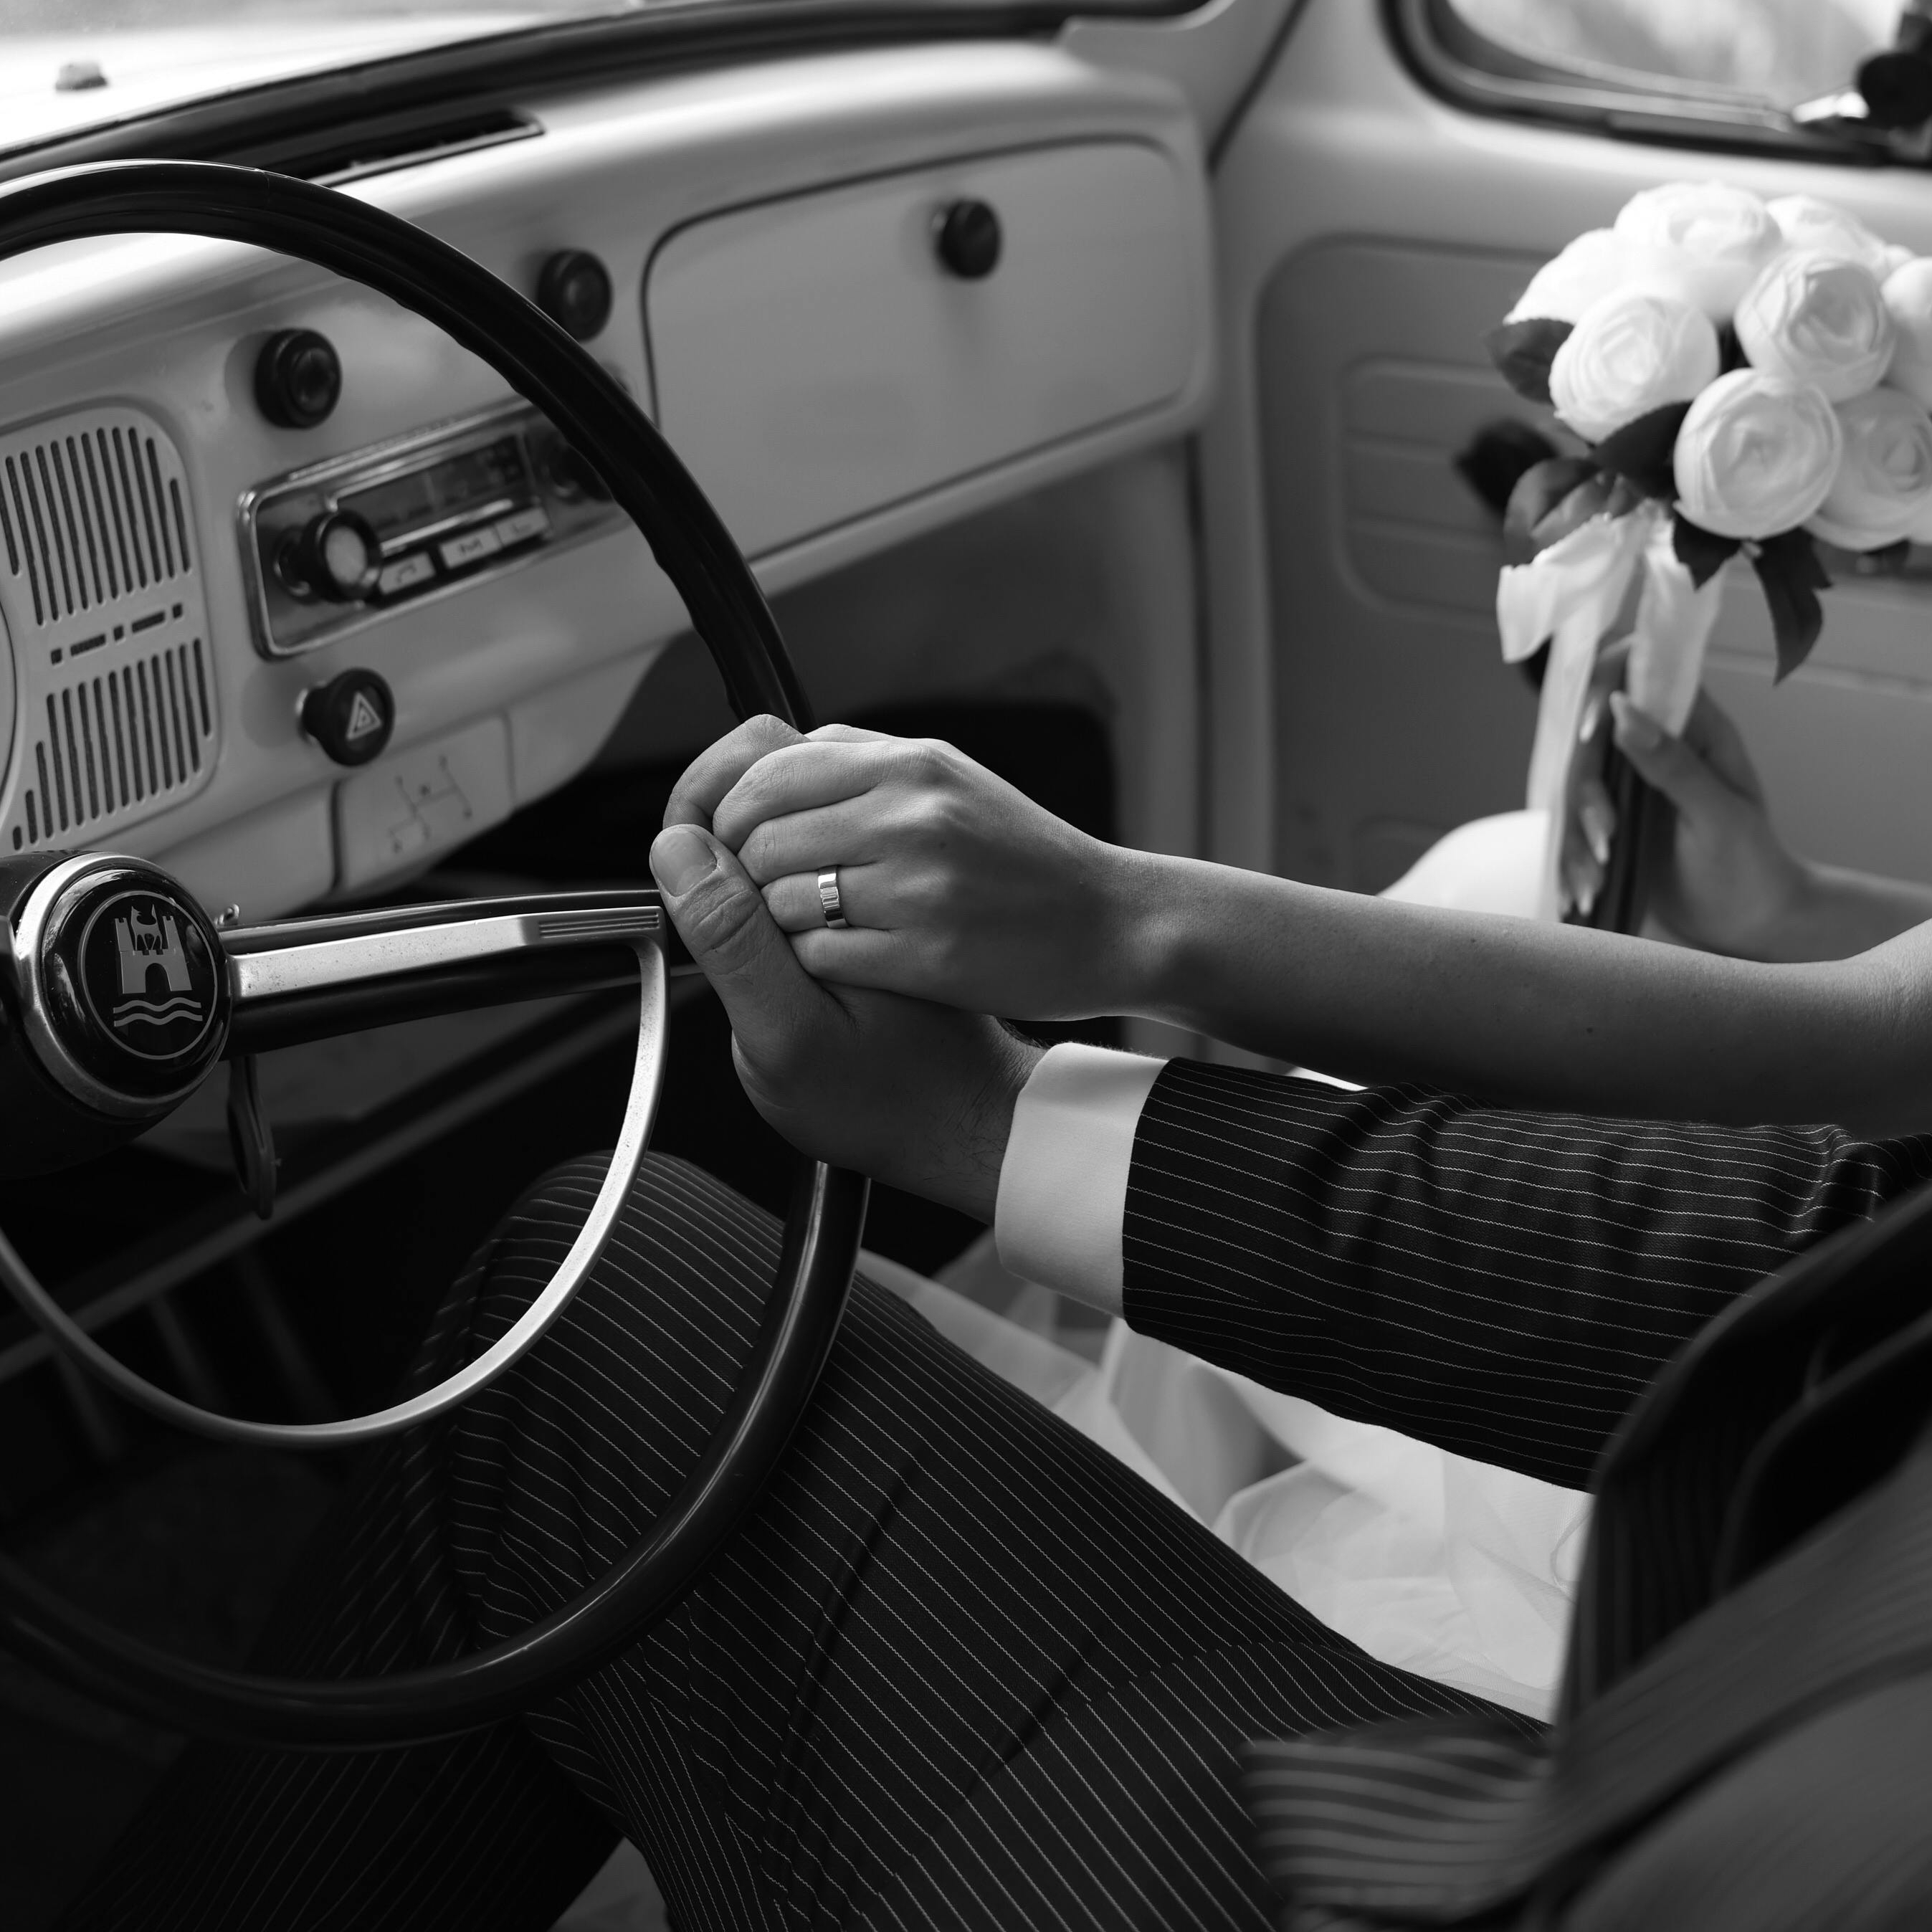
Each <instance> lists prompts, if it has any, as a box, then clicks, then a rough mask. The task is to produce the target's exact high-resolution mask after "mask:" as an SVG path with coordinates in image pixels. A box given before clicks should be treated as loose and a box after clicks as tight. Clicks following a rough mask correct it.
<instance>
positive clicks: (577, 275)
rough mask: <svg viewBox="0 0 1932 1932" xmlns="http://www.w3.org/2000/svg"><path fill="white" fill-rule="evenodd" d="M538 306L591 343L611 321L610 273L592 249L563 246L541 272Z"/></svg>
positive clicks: (538, 286)
mask: <svg viewBox="0 0 1932 1932" xmlns="http://www.w3.org/2000/svg"><path fill="white" fill-rule="evenodd" d="M537 307H538V308H540V309H541V310H542V311H543V312H544V314H545V315H547V316H548V317H550V320H551V321H553V323H556V326H558V327H559V329H562V330H563V332H565V334H566V335H574V337H575V338H577V341H579V342H588V341H589V340H590V338H592V336H593V335H597V334H598V332H600V331H601V329H602V328H603V326H604V324H605V323H607V322H608V321H609V320H610V271H609V270H608V269H606V268H605V267H604V264H603V263H601V262H600V261H599V260H598V259H597V257H595V255H593V254H591V253H590V252H589V250H588V249H586V248H561V249H559V250H558V251H557V252H556V254H554V255H553V256H551V257H550V260H548V261H547V262H546V263H544V265H543V266H542V268H541V269H539V270H538V272H537Z"/></svg>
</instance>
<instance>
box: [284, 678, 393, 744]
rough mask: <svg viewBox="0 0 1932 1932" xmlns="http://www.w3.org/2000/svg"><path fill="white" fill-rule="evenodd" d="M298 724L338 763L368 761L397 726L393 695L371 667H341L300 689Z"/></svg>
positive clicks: (385, 681)
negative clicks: (325, 678)
mask: <svg viewBox="0 0 1932 1932" xmlns="http://www.w3.org/2000/svg"><path fill="white" fill-rule="evenodd" d="M395 728H396V700H395V694H394V693H393V692H392V691H391V690H390V688H389V682H388V680H387V679H385V678H382V677H380V676H377V673H375V672H374V671H373V670H345V671H344V672H342V673H341V674H340V675H339V676H335V677H332V678H331V679H329V682H327V683H326V684H319V685H317V686H316V687H315V688H314V689H313V690H312V691H306V692H305V693H304V694H303V696H302V729H303V730H305V731H306V732H307V733H308V735H309V736H311V738H313V739H314V740H315V742H317V744H318V745H320V746H321V747H322V748H323V750H324V751H326V752H327V753H328V754H329V756H330V757H332V758H333V759H334V760H335V762H336V763H338V765H366V764H367V763H368V762H369V760H371V758H374V757H380V755H381V754H382V751H383V748H384V747H385V746H386V745H387V744H388V743H389V738H390V735H391V734H392V733H393V732H394V731H395Z"/></svg>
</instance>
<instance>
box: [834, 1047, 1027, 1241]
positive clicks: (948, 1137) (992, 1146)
mask: <svg viewBox="0 0 1932 1932" xmlns="http://www.w3.org/2000/svg"><path fill="white" fill-rule="evenodd" d="M969 1025H971V1028H972V1030H973V1031H974V1034H976V1035H977V1038H976V1039H975V1040H974V1043H973V1046H972V1049H971V1050H970V1051H969V1052H968V1054H967V1055H965V1056H963V1057H962V1061H960V1063H959V1064H958V1065H957V1066H956V1067H955V1068H954V1069H953V1070H952V1075H951V1077H950V1079H947V1080H946V1081H945V1082H944V1085H942V1086H941V1088H938V1090H937V1091H935V1092H934V1094H933V1097H932V1099H933V1104H932V1106H930V1108H929V1109H928V1111H927V1118H926V1123H925V1130H924V1131H923V1132H922V1133H918V1134H916V1135H912V1136H907V1137H906V1138H904V1139H902V1140H901V1141H900V1142H899V1144H898V1151H897V1153H896V1155H895V1156H894V1157H887V1158H886V1159H883V1160H880V1162H879V1163H877V1165H875V1166H874V1167H873V1169H872V1172H873V1173H874V1175H875V1176H876V1178H878V1179H880V1180H881V1181H889V1182H890V1183H892V1184H893V1185H894V1186H895V1187H903V1188H904V1189H905V1190H907V1192H909V1193H914V1194H919V1195H921V1196H924V1197H925V1199H927V1200H929V1201H935V1202H938V1203H939V1205H941V1206H942V1207H946V1208H956V1209H957V1210H958V1211H959V1212H960V1213H961V1214H969V1215H971V1217H973V1218H974V1220H977V1221H983V1222H985V1223H987V1224H988V1225H989V1226H991V1225H992V1220H993V1214H994V1209H995V1205H996V1204H997V1202H998V1199H999V1193H1000V1170H1001V1168H1002V1166H1004V1164H1005V1161H1006V1154H1007V1142H1009V1141H1010V1139H1012V1136H1013V1111H1014V1109H1015V1108H1016V1106H1018V1105H1019V1097H1020V1094H1021V1092H1022V1089H1024V1088H1025V1085H1026V1084H1027V1082H1028V1080H1030V1079H1031V1078H1032V1077H1033V1070H1034V1067H1037V1065H1038V1064H1040V1061H1041V1060H1042V1059H1043V1058H1045V1055H1046V1049H1045V1048H1043V1047H1040V1046H1035V1045H1034V1043H1033V1042H1032V1041H1031V1040H1024V1039H1022V1038H1021V1037H1019V1035H1018V1034H1014V1033H1012V1032H1010V1031H1008V1030H1007V1028H1005V1027H1004V1026H1002V1025H1000V1024H999V1022H997V1021H995V1020H987V1019H977V1017H976V1018H974V1019H972V1020H971V1022H969Z"/></svg>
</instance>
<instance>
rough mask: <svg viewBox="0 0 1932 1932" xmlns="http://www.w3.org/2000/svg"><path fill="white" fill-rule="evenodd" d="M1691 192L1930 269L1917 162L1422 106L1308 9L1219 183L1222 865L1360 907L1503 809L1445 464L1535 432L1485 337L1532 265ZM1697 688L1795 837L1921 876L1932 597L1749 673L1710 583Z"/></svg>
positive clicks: (1878, 591)
mask: <svg viewBox="0 0 1932 1932" xmlns="http://www.w3.org/2000/svg"><path fill="white" fill-rule="evenodd" d="M1694 175H1707V176H1715V177H1719V178H1727V179H1730V180H1735V181H1740V182H1742V183H1744V184H1747V185H1749V186H1751V187H1754V188H1756V189H1757V190H1759V191H1760V193H1765V194H1766V195H1774V194H1783V193H1814V194H1822V195H1825V196H1829V197H1830V198H1831V199H1835V200H1836V201H1838V202H1840V203H1841V205H1844V206H1846V207H1847V208H1850V209H1852V211H1855V212H1856V213H1858V214H1860V215H1861V216H1862V217H1864V219H1865V220H1867V221H1869V222H1870V223H1872V225H1873V226H1875V227H1876V228H1877V229H1879V232H1880V233H1882V234H1883V235H1885V237H1886V238H1887V239H1888V240H1893V241H1897V242H1903V243H1904V244H1906V245H1907V246H1909V247H1911V248H1915V249H1917V250H1919V251H1924V252H1927V253H1932V176H1927V175H1924V174H1921V173H1918V172H1913V171H1910V170H1906V169H1845V168H1838V167H1833V166H1826V165H1823V164H1819V163H1801V162H1794V161H1784V160H1766V159H1761V158H1755V157H1741V156H1736V155H1721V154H1706V153H1703V152H1699V151H1692V150H1688V149H1685V148H1677V147H1670V148H1665V147H1661V146H1651V145H1646V144H1643V143H1641V142H1634V141H1628V140H1610V139H1605V138H1603V137H1601V136H1595V135H1592V134H1588V133H1577V132H1573V131H1571V130H1566V129H1560V128H1556V127H1539V126H1536V125H1533V124H1526V123H1521V122H1511V121H1501V120H1496V119H1490V118H1481V117H1478V116H1475V115H1470V114H1469V113H1465V112H1463V111H1462V110H1459V109H1456V108H1454V107H1450V106H1448V105H1447V104H1445V103H1443V102H1442V101H1438V100H1436V98H1433V96H1431V95H1428V94H1427V93H1425V92H1424V91H1423V90H1422V89H1421V87H1420V86H1418V84H1417V83H1416V82H1415V80H1413V79H1412V77H1411V76H1410V75H1409V73H1408V72H1407V71H1406V69H1405V68H1403V65H1402V64H1401V62H1400V59H1399V58H1397V54H1396V52H1395V51H1394V49H1392V48H1391V46H1390V45H1389V43H1388V41H1387V40H1386V38H1385V31H1384V28H1383V25H1382V17H1381V10H1380V9H1379V8H1377V7H1372V6H1370V5H1367V4H1366V0H1307V4H1306V5H1304V7H1303V9H1302V11H1301V15H1300V17H1299V19H1298V22H1297V23H1296V25H1295V28H1294V31H1293V32H1292V34H1290V35H1289V38H1288V39H1287V40H1286V43H1285V44H1284V45H1283V48H1282V49H1281V50H1280V53H1279V55H1277V59H1276V61H1275V63H1274V67H1273V68H1272V70H1271V72H1270V73H1269V74H1268V77H1266V79H1265V81H1264V83H1263V84H1262V87H1261V88H1260V89H1259V92H1258V94H1257V95H1256V100H1255V102H1254V104H1253V107H1252V109H1251V110H1250V113H1248V115H1247V117H1246V118H1245V119H1244V121H1243V122H1242V123H1241V126H1240V127H1239V128H1238V130H1237V132H1236V133H1235V136H1234V137H1233V139H1232V141H1231V142H1230V144H1229V147H1228V149H1227V151H1226V154H1224V156H1223V159H1222V162H1221V165H1220V169H1219V171H1218V173H1217V181H1216V194H1217V203H1218V208H1217V212H1218V214H1219V217H1220V242H1221V251H1222V252H1221V259H1220V278H1221V284H1222V296H1223V306H1222V327H1223V333H1224V344H1223V346H1224V359H1223V368H1224V371H1225V377H1224V388H1223V395H1222V398H1221V401H1220V404H1219V405H1218V407H1217V410H1216V413H1215V414H1214V417H1213V419H1212V420H1211V422H1210V424H1209V425H1208V430H1207V431H1206V433H1205V442H1204V450H1203V478H1202V482H1203V502H1204V507H1205V512H1206V514H1205V539H1206V543H1207V547H1208V559H1209V572H1210V589H1209V595H1210V607H1209V613H1208V615H1209V636H1210V643H1211V703H1212V713H1213V730H1214V752H1215V759H1214V787H1213V796H1212V799H1211V807H1212V814H1213V817H1212V825H1213V844H1214V851H1215V853H1216V855H1217V856H1220V857H1221V858H1223V859H1227V860H1229V861H1231V862H1236V863H1245V864H1259V865H1267V866H1270V867H1272V868H1275V869H1278V870H1280V871H1284V872H1286V873H1288V874H1291V875H1292V876H1296V877H1306V878H1310V879H1315V880H1322V881H1324V882H1326V883H1335V884H1340V885H1346V886H1353V887H1355V888H1358V889H1364V890H1370V889H1375V888H1376V887H1377V886H1380V885H1382V884H1385V883H1387V882H1388V880H1389V879H1390V878H1391V877H1393V876H1394V874H1396V873H1397V872H1398V871H1400V870H1401V868H1402V867H1403V865H1406V863H1407V862H1408V861H1409V859H1410V858H1411V857H1412V856H1414V855H1415V853H1416V852H1417V851H1418V850H1421V847H1423V845H1424V844H1426V843H1427V841H1428V840H1429V839H1430V838H1432V837H1433V836H1434V835H1436V833H1438V832H1440V831H1442V830H1445V829H1448V827H1450V826H1453V825H1455V824H1457V823H1460V822H1461V821H1463V820H1465V819H1466V818H1469V817H1473V816H1475V815H1478V814H1481V813H1484V812H1487V811H1499V810H1505V809H1507V808H1510V807H1511V806H1512V805H1517V804H1519V803H1520V802H1521V799H1522V793H1523V780H1524V777H1525V775H1526V763H1527V758H1528V751H1529V733H1530V729H1531V724H1532V715H1533V700H1532V697H1531V695H1530V694H1529V691H1528V689H1527V688H1526V686H1525V685H1524V684H1523V682H1522V680H1521V679H1520V678H1518V677H1517V676H1516V675H1515V674H1514V673H1512V672H1510V671H1508V670H1506V669H1505V667H1504V666H1503V665H1502V662H1501V658H1500V652H1499V647H1498V644H1497V640H1496V626H1495V619H1494V615H1493V610H1494V595H1495V581H1496V576H1495V573H1496V568H1497V566H1498V565H1499V562H1500V560H1501V559H1500V555H1499V548H1498V544H1497V540H1496V535H1495V532H1494V530H1493V525H1492V524H1491V523H1490V521H1489V520H1488V518H1487V514H1486V513H1485V512H1484V511H1483V510H1482V508H1481V506H1480V505H1478V503H1477V502H1476V501H1475V499H1474V497H1473V496H1472V495H1471V493H1469V490H1468V489H1467V487H1466V485H1464V484H1463V482H1462V481H1461V479H1460V477H1458V476H1457V474H1456V472H1455V471H1454V468H1453V466H1452V460H1453V458H1454V455H1455V454H1456V453H1457V451H1458V450H1459V449H1460V448H1462V447H1463V446H1464V445H1465V444H1466V442H1467V441H1468V440H1469V437H1470V435H1471V434H1472V433H1473V432H1474V431H1475V429H1476V428H1478V427H1479V426H1480V425H1481V424H1483V423H1484V422H1487V421H1490V420H1492V419H1494V418H1495V417H1496V416H1504V415H1514V416H1520V417H1523V418H1525V419H1529V420H1532V421H1535V422H1538V426H1539V427H1541V428H1544V429H1545V430H1546V431H1548V430H1550V429H1552V428H1553V423H1552V421H1551V419H1550V418H1549V416H1548V415H1547V413H1545V412H1541V411H1538V410H1535V409H1533V408H1532V407H1530V406H1529V405H1526V404H1523V403H1521V402H1520V401H1518V400H1517V398H1514V397H1512V396H1511V395H1510V394H1509V392H1508V391H1507V390H1506V389H1505V388H1504V386H1503V385H1502V383H1501V382H1500V381H1499V380H1498V379H1497V378H1496V377H1495V376H1494V375H1493V373H1492V372H1491V371H1490V369H1489V368H1488V365H1487V358H1486V356H1485V355H1484V350H1483V347H1482V337H1483V335H1484V332H1486V331H1487V329H1489V328H1490V327H1491V326H1493V324H1494V323H1496V321H1497V320H1499V318H1500V317H1501V316H1502V314H1503V312H1504V311H1505V309H1506V308H1507V307H1508V305H1509V303H1510V302H1511V301H1512V300H1513V299H1514V297H1515V296H1516V295H1517V293H1518V292H1519V291H1520V289H1521V288H1522V287H1523V283H1524V282H1525V281H1526V280H1527V278H1528V275H1529V272H1530V270H1531V269H1532V268H1533V267H1534V266H1535V265H1536V264H1537V263H1538V262H1540V261H1541V260H1544V259H1547V257H1548V256H1550V254H1553V253H1555V251H1556V250H1557V249H1558V248H1560V247H1561V246H1562V245H1563V243H1564V242H1566V241H1567V240H1568V239H1570V237H1571V236H1573V235H1574V234H1576V233H1579V232H1580V230H1582V229H1586V228H1589V227H1595V226H1601V225H1603V224H1604V223H1607V221H1608V220H1610V218H1611V217H1613V215H1614V214H1615V213H1616V210H1617V208H1619V206H1621V205H1622V203H1623V202H1624V201H1625V199H1628V196H1630V195H1631V194H1632V193H1634V192H1635V191H1636V190H1637V189H1639V188H1640V187H1647V186H1649V185H1651V184H1653V183H1655V182H1658V181H1670V180H1675V179H1679V178H1685V177H1688V176H1694ZM1733 575H1734V581H1733V585H1732V587H1731V589H1730V592H1729V593H1728V594H1727V598H1726V602H1725V609H1724V616H1723V619H1722V620H1721V624H1720V628H1719V630H1718V634H1717V637H1716V639H1715V643H1714V646H1713V658H1712V667H1711V672H1710V682H1711V685H1712V688H1713V689H1714V690H1715V691H1716V692H1717V694H1718V696H1719V697H1720V698H1721V700H1722V701H1723V702H1724V703H1727V705H1729V706H1731V707H1732V708H1733V710H1734V711H1735V712H1736V715H1738V716H1739V720H1740V721H1741V723H1742V724H1743V725H1744V727H1745V730H1746V732H1747V733H1748V736H1749V737H1750V739H1751V745H1752V748H1753V751H1754V753H1755V754H1756V755H1757V757H1758V759H1759V760H1760V764H1761V765H1762V766H1763V769H1764V771H1765V773H1766V779H1767V781H1768V783H1769V787H1770V790H1771V793H1772V798H1773V800H1774V802H1775V805H1776V806H1777V807H1778V810H1779V812H1780V814H1781V817H1782V819H1783V820H1784V823H1786V825H1787V828H1788V829H1789V830H1790V832H1791V834H1792V835H1793V838H1794V841H1795V842H1796V843H1798V844H1800V845H1801V846H1802V847H1804V848H1805V850H1808V851H1810V852H1811V853H1814V854H1815V855H1817V856H1820V857H1821V858H1826V859H1835V860H1838V861H1841V862H1848V863H1853V864H1859V865H1869V866H1875V867H1879V868H1884V869H1887V870H1890V871H1896V872H1900V873H1903V874H1909V875H1912V876H1915V877H1924V878H1927V879H1932V835H1928V833H1932V756H1928V755H1927V754H1928V753H1932V595H1928V594H1927V587H1926V586H1921V585H1915V584H1912V583H1903V582H1894V583H1876V582H1870V581H1861V582H1858V583H1851V584H1846V585H1843V586H1840V587H1839V588H1838V589H1835V590H1834V591H1832V592H1831V593H1829V597H1828V598H1827V624H1826V636H1825V640H1824V642H1823V644H1822V645H1821V646H1820V648H1819V649H1818V651H1817V653H1816V655H1814V658H1813V660H1812V661H1811V663H1810V664H1808V665H1807V666H1806V667H1805V669H1804V670H1802V671H1801V672H1800V673H1798V675H1797V676H1796V677H1794V678H1793V679H1790V680H1789V681H1788V682H1787V683H1786V684H1785V685H1783V686H1781V687H1779V688H1777V689H1775V690H1774V689H1773V688H1772V685H1771V668H1772V658H1771V646H1770V636H1769V623H1768V622H1767V620H1766V617H1765V615H1764V611H1763V603H1762V601H1761V599H1760V597H1759V595H1758V593H1757V588H1756V586H1755V583H1754V582H1753V581H1752V580H1751V579H1750V577H1749V576H1748V573H1747V572H1746V571H1744V570H1743V569H1742V568H1734V572H1733Z"/></svg>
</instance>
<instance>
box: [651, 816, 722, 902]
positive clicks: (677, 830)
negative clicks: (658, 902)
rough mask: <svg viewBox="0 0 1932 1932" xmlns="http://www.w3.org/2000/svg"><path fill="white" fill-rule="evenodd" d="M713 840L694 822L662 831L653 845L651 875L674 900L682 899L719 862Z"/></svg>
mask: <svg viewBox="0 0 1932 1932" xmlns="http://www.w3.org/2000/svg"><path fill="white" fill-rule="evenodd" d="M716 863H717V859H716V858H715V856H714V854H713V853H712V850H711V842H710V841H709V839H707V838H706V837H705V835H704V834H703V832H700V831H699V830H698V829H697V826H694V825H673V826H670V827H669V828H668V829H666V830H664V831H662V832H659V833H658V835H657V841H656V843H655V844H653V845H652V847H651V875H652V877H654V878H655V880H657V882H658V884H659V885H660V886H662V887H663V888H664V890H665V891H666V892H668V893H669V894H670V896H671V897H672V898H674V899H681V898H683V896H684V895H685V893H686V892H689V891H690V889H691V887H692V886H694V885H696V884H697V882H698V880H700V879H701V878H703V877H704V875H705V874H706V873H707V872H709V871H710V870H711V868H712V866H713V865H715V864H716Z"/></svg>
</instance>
